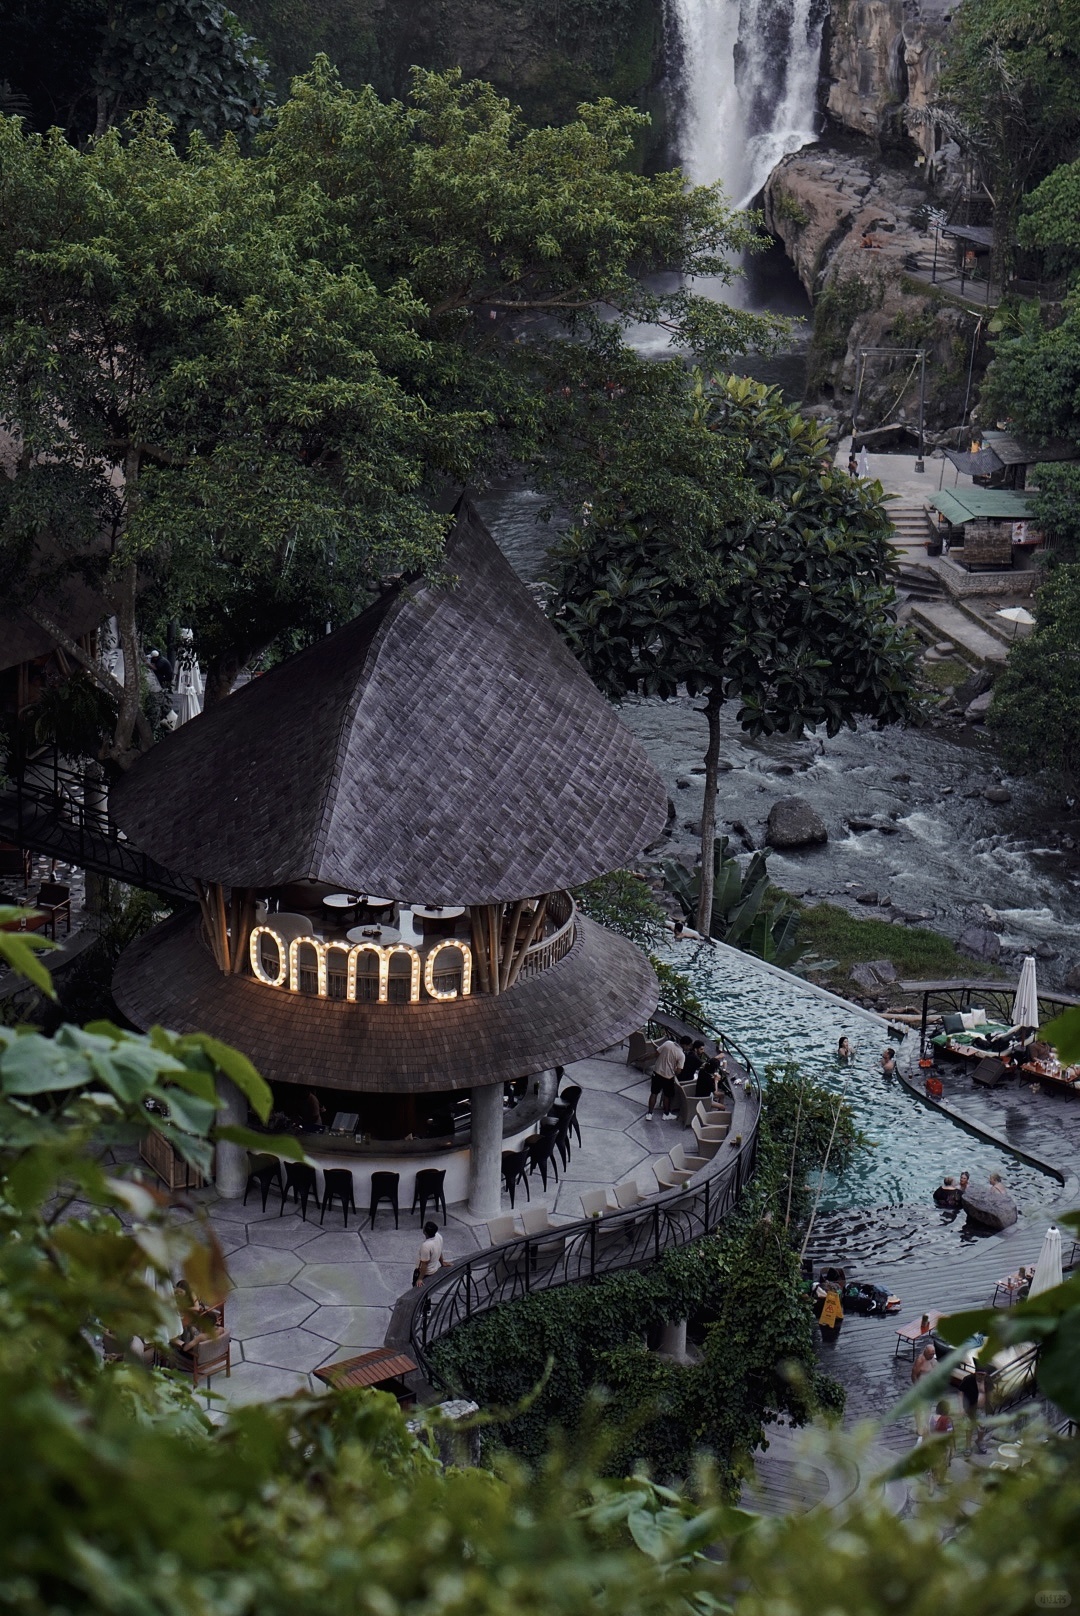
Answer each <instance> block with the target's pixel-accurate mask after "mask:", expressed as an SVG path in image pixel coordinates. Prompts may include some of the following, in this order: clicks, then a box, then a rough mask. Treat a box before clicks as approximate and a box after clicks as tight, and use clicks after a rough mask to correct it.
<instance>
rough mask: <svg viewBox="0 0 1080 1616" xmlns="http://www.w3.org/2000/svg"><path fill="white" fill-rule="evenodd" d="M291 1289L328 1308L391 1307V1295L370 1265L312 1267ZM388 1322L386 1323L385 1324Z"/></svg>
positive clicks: (320, 1264)
mask: <svg viewBox="0 0 1080 1616" xmlns="http://www.w3.org/2000/svg"><path fill="white" fill-rule="evenodd" d="M293 1285H294V1288H295V1289H296V1290H298V1291H301V1292H302V1293H303V1295H305V1296H309V1297H311V1299H312V1301H313V1302H319V1303H320V1304H322V1305H324V1306H327V1307H372V1306H375V1307H377V1306H379V1305H380V1304H382V1306H384V1307H392V1306H393V1304H394V1301H395V1300H396V1294H397V1293H396V1292H391V1290H390V1288H389V1286H388V1285H387V1284H386V1282H385V1281H384V1280H383V1278H382V1275H381V1274H380V1272H379V1270H378V1269H377V1268H376V1267H375V1265H374V1264H373V1263H369V1262H361V1261H359V1260H358V1261H357V1262H355V1263H311V1264H309V1265H308V1266H307V1267H305V1268H304V1270H303V1272H302V1273H300V1274H298V1275H297V1277H296V1279H295V1280H294V1281H293ZM387 1322H389V1321H387Z"/></svg>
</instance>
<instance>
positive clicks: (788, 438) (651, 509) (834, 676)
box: [553, 377, 914, 931]
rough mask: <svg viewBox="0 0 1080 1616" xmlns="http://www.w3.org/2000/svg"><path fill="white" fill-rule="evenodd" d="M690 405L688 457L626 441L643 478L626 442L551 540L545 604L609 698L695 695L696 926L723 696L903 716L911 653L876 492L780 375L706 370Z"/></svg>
mask: <svg viewBox="0 0 1080 1616" xmlns="http://www.w3.org/2000/svg"><path fill="white" fill-rule="evenodd" d="M683 409H684V420H683V421H682V422H681V423H680V424H679V425H680V430H679V433H678V442H679V446H680V448H681V449H682V453H681V455H680V456H679V457H677V458H676V457H669V456H668V455H666V454H664V455H663V459H662V460H661V466H662V468H663V469H662V470H661V471H660V472H658V473H656V474H655V475H654V474H652V462H651V458H650V457H651V456H653V455H655V454H656V453H657V452H658V450H659V452H660V453H663V450H664V449H665V448H666V444H661V445H659V446H656V445H654V446H652V447H650V448H648V449H646V447H645V446H644V445H641V444H636V445H634V446H633V447H635V448H636V449H637V450H638V452H639V453H640V456H641V459H640V470H639V472H638V474H637V475H636V476H635V475H634V474H633V470H632V467H628V466H627V465H626V462H625V460H624V459H623V458H622V457H621V456H620V457H618V458H616V459H615V460H614V461H613V462H612V467H611V468H610V471H611V473H613V474H609V467H606V466H605V467H602V468H601V470H600V473H599V475H598V479H597V491H596V494H595V496H594V500H593V504H592V506H591V508H590V510H589V513H588V520H587V521H585V522H583V523H582V524H580V525H579V526H578V528H577V529H575V530H574V531H573V532H572V533H571V534H570V535H569V537H568V538H567V540H566V541H565V542H564V543H563V545H562V547H561V549H560V551H559V552H558V573H557V578H556V585H557V598H556V600H555V603H554V608H553V610H554V619H555V622H556V624H557V625H558V627H559V628H560V629H561V631H562V632H563V634H564V635H565V636H566V638H567V640H568V642H569V644H570V645H571V647H572V648H573V650H574V651H575V652H576V654H577V655H578V656H579V657H580V658H581V659H582V661H583V662H584V664H585V666H586V667H587V668H588V670H589V672H590V673H591V674H592V676H593V678H594V679H595V680H596V682H597V684H598V685H599V686H600V688H601V689H602V690H605V691H607V692H608V694H609V695H611V696H613V697H616V698H618V697H620V696H623V695H625V694H626V693H628V692H630V691H637V692H640V693H642V694H645V695H650V696H661V697H671V696H674V695H676V694H677V692H678V691H679V690H680V689H681V688H685V689H686V690H688V691H689V693H690V694H691V695H698V694H702V695H703V696H704V697H705V706H704V711H705V714H706V718H707V720H708V727H709V744H708V750H707V751H706V754H705V770H706V773H705V802H704V812H703V815H702V833H701V835H702V855H703V856H702V869H703V872H704V874H703V879H702V883H701V891H700V897H699V909H698V916H697V920H698V929H699V930H701V931H705V930H707V928H708V923H709V918H710V916H711V912H712V850H713V842H714V838H715V830H716V789H717V764H718V760H719V746H720V727H719V718H720V711H721V708H722V706H723V704H724V703H725V702H726V701H728V700H735V701H737V702H738V703H739V712H738V717H739V721H740V723H741V724H742V726H743V727H744V729H746V730H747V731H748V733H750V734H753V735H769V734H773V733H776V732H778V731H779V732H788V733H795V734H797V733H799V732H800V731H801V730H802V729H803V728H804V727H805V726H807V725H816V724H823V725H825V727H826V729H827V730H828V732H829V733H830V734H835V733H836V732H837V730H839V729H840V728H841V726H842V725H844V724H852V725H853V724H854V722H855V719H856V718H857V717H858V716H860V715H870V716H872V717H874V718H877V719H879V720H882V721H888V720H894V719H902V718H904V717H905V716H907V715H908V714H909V712H910V711H911V700H912V685H911V677H912V669H913V666H914V651H913V648H912V641H911V637H910V635H909V634H908V633H907V632H906V631H901V630H899V629H898V628H897V626H896V619H895V597H894V592H893V587H892V580H893V576H894V567H895V563H894V559H893V555H892V552H891V550H890V546H889V523H888V518H887V516H886V514H885V511H884V508H883V506H882V504H881V497H880V489H879V488H878V487H877V486H876V485H871V484H867V483H864V482H862V481H861V480H858V479H855V478H852V477H849V476H848V475H847V474H846V472H843V471H840V470H838V469H837V468H836V467H834V466H833V464H832V461H831V457H830V455H829V452H828V446H827V444H826V442H825V439H824V437H823V436H822V434H821V431H820V429H819V428H818V427H817V426H816V425H815V424H814V423H812V422H810V421H809V420H806V419H804V418H803V417H802V416H800V415H799V414H798V412H797V411H795V410H792V409H790V408H788V406H787V405H786V404H784V402H783V400H782V398H781V396H780V394H779V392H778V391H777V390H776V389H770V388H766V387H762V386H759V385H758V384H756V383H754V382H751V381H748V380H738V379H736V378H733V377H732V378H729V379H728V380H727V381H726V382H724V383H710V384H708V385H705V384H702V383H699V384H698V386H697V387H696V388H695V390H694V392H693V393H692V394H690V395H689V396H688V397H687V398H686V400H685V403H684V406H683ZM670 435H672V436H674V435H675V434H674V433H671V434H670ZM733 459H737V461H738V463H739V465H740V467H741V471H742V481H741V484H738V485H736V486H735V487H734V488H733V487H732V479H731V471H730V467H731V464H732V461H733ZM624 470H625V471H626V472H628V473H629V474H628V475H624V474H623V473H624Z"/></svg>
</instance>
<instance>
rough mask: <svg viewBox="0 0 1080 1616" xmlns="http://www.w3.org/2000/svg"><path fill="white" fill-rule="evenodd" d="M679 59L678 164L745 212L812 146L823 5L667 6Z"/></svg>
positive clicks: (729, 1) (716, 1) (794, 0)
mask: <svg viewBox="0 0 1080 1616" xmlns="http://www.w3.org/2000/svg"><path fill="white" fill-rule="evenodd" d="M668 6H669V18H670V20H671V22H672V23H673V25H674V29H675V33H676V36H677V39H678V47H679V56H680V68H681V71H680V79H681V91H682V97H681V99H682V106H681V118H680V141H679V144H680V155H681V158H682V167H683V170H684V172H685V173H686V175H687V177H688V178H689V179H690V180H691V181H693V183H694V184H695V185H711V184H713V183H714V182H715V181H716V180H719V181H720V182H721V183H722V185H723V187H724V190H725V192H726V193H727V196H728V199H729V201H730V202H731V203H732V204H733V205H734V206H735V207H738V208H745V207H748V206H749V205H750V203H751V202H752V201H753V199H754V197H755V196H756V195H757V193H758V192H759V191H760V190H761V187H762V186H763V185H764V183H765V181H766V179H767V178H768V177H769V174H770V172H771V171H772V169H773V168H775V166H776V164H777V163H778V162H779V161H780V159H781V157H784V156H786V154H787V153H788V152H793V151H798V150H799V148H800V147H801V146H805V145H807V144H808V142H810V141H812V140H814V139H816V136H817V90H818V74H819V71H820V66H821V30H822V25H823V23H824V19H825V12H826V7H825V5H824V4H822V0H668Z"/></svg>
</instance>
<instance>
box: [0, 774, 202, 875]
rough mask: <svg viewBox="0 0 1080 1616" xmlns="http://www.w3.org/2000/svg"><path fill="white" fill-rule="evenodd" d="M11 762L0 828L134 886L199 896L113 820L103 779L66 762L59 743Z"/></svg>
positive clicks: (0, 793)
mask: <svg viewBox="0 0 1080 1616" xmlns="http://www.w3.org/2000/svg"><path fill="white" fill-rule="evenodd" d="M12 763H13V765H15V766H14V767H13V770H12V773H13V778H12V779H11V781H10V783H9V785H8V786H7V788H6V789H4V790H0V828H2V831H3V834H4V835H5V836H7V837H9V838H11V839H12V840H13V841H14V842H15V843H16V844H17V845H18V846H20V847H30V848H35V849H37V850H38V851H39V852H43V853H49V854H51V855H52V856H53V857H54V858H61V859H63V860H65V862H67V863H71V864H75V865H77V866H78V867H79V868H80V869H87V870H94V871H96V872H97V873H99V874H102V875H109V876H114V877H116V878H117V879H118V880H121V881H124V882H126V883H127V884H128V885H131V886H139V887H145V888H147V889H149V890H150V891H154V892H164V893H167V894H168V895H169V896H171V897H178V898H186V899H188V900H191V899H192V898H193V897H194V890H193V888H192V886H191V884H190V882H188V881H187V880H186V879H185V878H184V877H183V876H180V875H176V874H175V873H174V872H173V871H171V870H167V869H166V868H165V867H164V865H161V864H159V863H158V862H157V860H156V859H152V858H150V857H149V856H148V855H147V854H146V853H143V852H141V851H140V850H139V849H138V848H137V847H133V846H132V844H131V843H130V842H129V841H128V840H127V838H126V837H125V836H124V835H123V833H122V832H121V831H120V830H119V829H118V827H117V826H116V825H114V824H113V822H112V820H111V819H110V818H109V815H108V810H107V808H105V807H103V806H101V805H100V799H102V798H103V797H104V794H105V781H104V779H95V778H94V777H93V776H91V775H89V774H87V773H86V772H85V771H81V770H79V769H77V768H73V767H71V765H70V764H66V763H61V761H60V754H59V749H58V748H57V747H56V746H51V747H47V748H43V749H42V750H41V751H40V752H38V753H36V754H32V755H30V756H26V755H23V756H21V757H19V758H18V759H12ZM31 771H32V772H31ZM34 775H36V776H37V778H34Z"/></svg>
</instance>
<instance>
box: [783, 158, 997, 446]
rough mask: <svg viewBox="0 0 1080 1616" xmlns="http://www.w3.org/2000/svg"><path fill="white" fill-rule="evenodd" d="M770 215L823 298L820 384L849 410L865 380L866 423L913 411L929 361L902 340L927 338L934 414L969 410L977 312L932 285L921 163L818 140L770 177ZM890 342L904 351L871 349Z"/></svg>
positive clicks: (817, 320)
mask: <svg viewBox="0 0 1080 1616" xmlns="http://www.w3.org/2000/svg"><path fill="white" fill-rule="evenodd" d="M765 219H766V223H767V224H768V227H769V229H770V230H771V231H772V232H773V234H774V235H776V236H778V237H779V238H780V240H781V241H782V242H783V244H784V248H785V251H786V252H787V255H788V257H789V258H790V259H791V262H792V263H793V264H794V266H795V269H796V271H797V272H798V275H799V278H800V280H801V281H802V283H803V285H804V287H805V288H806V291H807V293H808V295H809V297H810V299H811V301H812V303H813V304H814V333H813V339H812V343H811V353H810V359H811V365H810V372H811V374H810V391H811V393H812V394H816V395H818V396H823V397H825V398H829V399H832V400H834V401H835V402H836V403H837V404H839V405H841V407H842V408H843V409H844V410H845V412H846V411H847V410H849V409H850V408H851V407H852V405H853V403H854V393H855V389H856V386H857V385H859V392H860V402H861V406H862V408H861V411H860V418H861V420H862V422H863V424H864V425H867V426H879V425H883V424H885V423H886V422H887V421H898V422H900V423H908V422H913V421H915V420H916V419H917V414H918V386H919V376H918V370H919V367H918V361H917V359H916V357H915V354H914V353H913V352H900V351H898V350H917V349H925V350H926V351H927V354H928V363H927V407H926V422H927V424H928V425H929V426H948V425H951V424H954V423H955V422H956V421H958V420H959V419H960V414H961V411H962V408H963V395H964V390H965V383H966V377H967V361H968V357H969V354H970V349H971V343H972V340H973V338H974V336H975V333H976V326H977V319H976V316H974V315H973V314H971V313H970V312H968V311H967V310H966V309H963V308H959V307H957V306H956V305H955V304H953V303H951V302H949V301H948V300H947V299H946V298H945V297H944V296H943V295H942V293H941V291H940V290H939V289H937V288H935V287H934V286H933V285H931V284H930V270H931V266H932V264H933V250H934V241H933V235H932V234H931V232H930V231H929V229H928V227H927V193H926V190H925V187H924V186H923V185H922V183H921V181H920V180H919V178H918V177H917V175H916V174H915V172H914V171H913V170H912V171H908V172H905V171H904V170H903V169H897V168H890V167H888V166H886V165H884V164H883V163H882V162H881V161H880V159H876V158H874V157H873V156H871V155H870V154H869V153H868V154H867V155H865V156H858V157H857V156H852V155H850V154H847V155H844V154H840V153H838V152H835V151H830V150H828V149H827V148H824V147H818V146H815V147H810V148H807V149H806V150H804V151H801V152H796V153H794V154H793V155H792V156H790V157H785V158H784V160H783V161H782V162H781V163H779V164H778V165H777V167H776V168H775V169H774V170H773V172H772V174H771V175H770V176H769V180H768V183H767V184H766V187H765ZM879 348H884V349H891V350H893V351H892V352H891V353H885V354H881V353H867V352H866V350H868V349H879ZM860 370H861V382H860V376H859V372H860Z"/></svg>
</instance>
